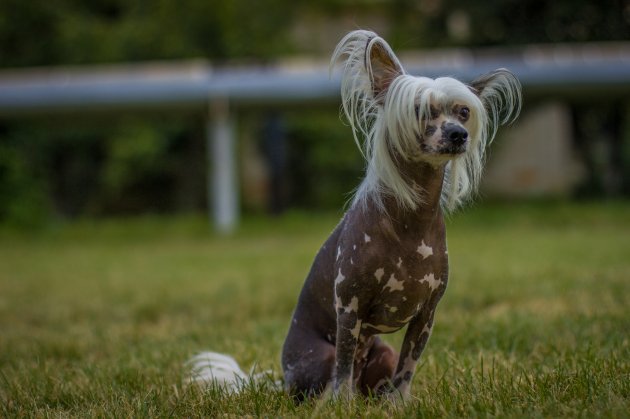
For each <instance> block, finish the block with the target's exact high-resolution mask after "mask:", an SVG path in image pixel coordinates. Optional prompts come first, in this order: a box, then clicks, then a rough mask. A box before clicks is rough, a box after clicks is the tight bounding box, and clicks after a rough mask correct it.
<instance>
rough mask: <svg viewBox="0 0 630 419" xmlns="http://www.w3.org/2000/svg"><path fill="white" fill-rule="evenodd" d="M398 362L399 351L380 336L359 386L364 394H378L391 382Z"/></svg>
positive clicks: (374, 345)
mask: <svg viewBox="0 0 630 419" xmlns="http://www.w3.org/2000/svg"><path fill="white" fill-rule="evenodd" d="M397 364H398V352H396V351H395V350H394V348H392V347H391V346H390V345H388V344H387V343H385V342H383V341H382V340H381V339H380V338H379V337H378V336H377V337H375V338H374V343H373V344H372V347H371V348H370V351H369V352H368V355H367V360H366V362H365V365H364V367H363V369H362V370H361V372H360V374H361V377H360V379H359V383H358V388H359V389H360V390H361V393H363V394H364V395H366V396H367V395H370V394H372V395H377V394H378V391H379V388H381V389H382V388H383V387H384V386H385V385H387V384H388V383H390V382H391V380H392V378H393V377H394V373H395V372H396V365H397Z"/></svg>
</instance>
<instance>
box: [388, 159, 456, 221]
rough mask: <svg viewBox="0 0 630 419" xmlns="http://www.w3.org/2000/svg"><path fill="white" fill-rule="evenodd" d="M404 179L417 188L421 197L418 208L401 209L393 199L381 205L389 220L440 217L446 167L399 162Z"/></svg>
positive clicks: (443, 165) (390, 198)
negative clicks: (383, 206)
mask: <svg viewBox="0 0 630 419" xmlns="http://www.w3.org/2000/svg"><path fill="white" fill-rule="evenodd" d="M398 168H399V170H400V174H401V175H402V176H403V178H404V179H406V180H407V182H409V184H410V185H413V187H414V188H417V191H418V192H419V195H420V197H421V202H420V203H419V204H418V207H417V208H416V209H415V210H413V211H411V210H407V209H403V208H401V207H400V205H398V204H397V202H396V199H395V198H393V197H388V198H386V199H385V200H384V201H383V203H384V205H385V210H386V212H387V214H388V215H389V216H390V218H392V219H394V220H398V221H403V220H405V221H406V220H413V219H415V220H418V219H425V220H426V219H429V218H435V217H439V216H441V215H442V209H441V206H440V199H441V196H442V186H443V183H444V172H445V168H446V165H445V164H442V165H433V164H430V163H425V162H408V161H407V162H401V163H399V165H398Z"/></svg>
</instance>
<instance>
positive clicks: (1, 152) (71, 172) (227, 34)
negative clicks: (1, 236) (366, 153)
mask: <svg viewBox="0 0 630 419" xmlns="http://www.w3.org/2000/svg"><path fill="white" fill-rule="evenodd" d="M373 23H374V24H376V26H377V27H376V29H378V30H380V29H381V28H382V29H383V31H384V34H385V35H386V36H387V38H388V39H389V40H390V41H391V43H392V46H393V47H394V48H404V49H412V48H431V47H440V46H454V45H456V46H464V47H473V46H488V45H513V44H523V43H532V42H534V43H546V42H582V41H611V40H618V41H627V40H628V39H630V29H629V28H630V6H629V5H628V2H627V1H625V0H609V1H606V2H603V3H601V2H600V3H594V2H592V1H591V0H557V1H553V2H549V1H544V0H500V1H494V2H488V1H486V0H468V1H462V0H417V1H416V0H413V1H412V0H392V1H375V0H352V1H349V0H324V1H321V2H316V3H315V2H310V3H309V2H305V1H299V0H267V1H258V2H257V1H249V0H230V1H218V0H189V1H186V2H179V1H175V0H158V1H148V0H93V1H89V2H85V1H77V0H59V1H54V2H50V1H46V0H30V1H23V0H2V1H0V67H3V68H8V67H13V68H15V67H25V66H42V65H61V64H63V65H67V64H92V63H111V62H133V61H146V60H170V59H186V58H193V57H194V58H197V57H204V58H208V59H210V60H212V61H213V62H214V63H216V64H217V65H221V64H222V63H225V62H227V61H234V60H236V61H240V62H245V63H255V64H257V65H261V64H262V65H264V64H265V63H267V62H268V61H271V60H273V59H275V58H277V57H280V56H286V55H289V54H291V53H294V52H304V51H308V52H310V53H321V54H325V55H328V54H329V53H330V50H331V49H332V47H333V46H334V42H336V39H337V37H338V35H339V34H340V32H342V31H343V32H345V31H347V30H350V29H354V28H356V27H358V26H359V27H361V26H362V27H374V25H373ZM326 37H327V38H326ZM322 38H325V42H322V41H321V39H322ZM329 38H335V39H329ZM318 39H319V40H320V41H318ZM320 46H321V47H320ZM317 48H320V49H317ZM587 112H588V111H587ZM604 119H605V118H604ZM203 123H204V122H203V117H202V115H187V116H177V117H175V116H172V115H169V116H168V117H167V118H165V117H164V115H161V116H156V117H153V116H151V117H148V116H136V117H123V118H118V119H114V120H110V121H105V120H103V119H95V120H86V121H84V120H78V119H76V118H75V119H68V118H66V119H62V120H56V119H53V118H50V119H47V120H41V119H40V120H29V119H24V120H20V121H2V120H0V222H4V223H9V224H14V225H18V226H37V225H40V224H42V223H45V222H46V220H48V219H49V218H51V217H77V216H83V215H103V214H127V213H136V212H142V211H158V212H167V211H182V210H184V211H186V210H193V211H194V210H199V209H201V208H203V207H204V206H205V205H206V192H205V191H206V175H207V172H206V170H207V168H206V160H205V146H204V132H203V129H204V127H203ZM287 127H288V135H289V137H290V141H289V149H288V162H287V163H288V166H289V167H288V172H289V173H290V179H289V181H290V182H289V183H290V184H289V185H288V186H289V204H290V205H293V206H305V207H309V208H327V207H335V208H337V207H339V205H340V203H342V202H343V201H344V200H345V197H348V196H349V195H348V193H349V192H351V191H352V189H353V188H354V187H356V185H357V181H358V178H359V177H360V175H361V172H362V166H363V161H362V159H361V156H360V154H359V152H358V150H356V149H355V146H354V143H353V141H352V138H351V133H350V131H349V129H348V128H347V127H343V125H342V124H341V123H340V122H339V119H338V115H337V114H336V112H334V111H332V110H331V111H330V112H324V111H321V112H320V111H308V112H304V113H302V114H300V115H297V114H289V115H288V117H287ZM625 132H626V133H627V132H628V129H627V128H626V131H625ZM623 138H626V140H623V141H625V142H624V143H623V144H622V145H621V146H620V147H616V146H615V147H613V148H612V150H613V157H610V153H609V152H608V151H604V152H602V151H601V150H600V149H601V148H602V147H600V149H597V150H592V147H591V146H590V143H588V140H584V141H587V142H586V143H583V144H582V145H581V146H580V148H581V150H583V151H582V152H583V154H584V156H585V157H584V158H585V159H586V160H587V162H588V164H589V165H590V167H592V170H593V171H595V172H597V171H599V172H598V173H595V172H594V174H593V175H592V176H591V177H590V178H589V179H588V183H587V184H586V185H585V186H584V188H583V191H586V192H584V193H585V194H586V195H588V196H597V195H598V194H603V193H605V191H606V190H607V189H606V188H607V186H606V185H609V184H611V183H610V182H608V183H607V182H605V181H600V179H599V178H598V176H600V177H601V176H607V175H605V174H604V175H602V174H601V173H603V172H602V170H601V167H603V166H602V165H604V166H605V163H606V162H608V161H612V162H613V163H614V164H613V166H614V167H622V168H623V172H624V177H623V179H625V182H626V184H625V185H623V186H622V187H621V189H618V190H622V191H623V192H624V193H630V191H629V187H628V184H627V183H628V182H627V179H628V178H630V174H628V171H627V170H626V169H627V168H628V167H630V160H628V159H629V157H628V145H627V144H628V140H627V135H625V136H623ZM615 144H616V143H615ZM598 150H599V151H598ZM619 150H621V152H619ZM624 150H625V151H624ZM597 153H599V154H597ZM607 153H608V154H607ZM615 153H617V154H615ZM600 155H604V157H601V158H600V157H597V156H600ZM617 155H618V156H621V157H614V156H617ZM619 158H621V159H622V160H621V162H620V160H619ZM589 159H590V160H589ZM602 162H604V163H602ZM606 164H607V163H606ZM602 185H603V186H602ZM613 186H614V185H613Z"/></svg>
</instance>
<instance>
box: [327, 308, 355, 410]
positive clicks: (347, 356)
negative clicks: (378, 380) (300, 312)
mask: <svg viewBox="0 0 630 419" xmlns="http://www.w3.org/2000/svg"><path fill="white" fill-rule="evenodd" d="M360 332H361V320H360V319H359V317H358V315H357V312H356V311H350V312H346V311H345V310H343V309H341V310H338V313H337V344H336V348H335V374H334V383H333V393H334V395H335V397H345V398H349V397H350V396H351V395H352V394H353V393H354V388H353V380H352V376H353V368H354V357H355V353H356V351H357V345H358V341H359V334H360Z"/></svg>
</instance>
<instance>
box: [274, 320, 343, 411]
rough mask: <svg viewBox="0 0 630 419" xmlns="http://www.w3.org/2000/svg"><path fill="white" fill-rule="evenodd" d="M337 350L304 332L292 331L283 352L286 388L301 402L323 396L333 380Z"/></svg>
mask: <svg viewBox="0 0 630 419" xmlns="http://www.w3.org/2000/svg"><path fill="white" fill-rule="evenodd" d="M334 365H335V347H334V345H333V344H332V343H330V342H328V341H327V340H325V339H322V338H321V337H319V336H317V335H316V334H314V333H308V332H305V331H302V330H292V331H291V333H289V336H287V340H286V341H285V343H284V347H283V349H282V369H283V370H284V382H285V388H286V390H287V391H288V393H289V394H291V395H292V396H294V397H295V398H296V399H298V400H303V399H304V398H306V397H311V396H316V395H319V394H321V393H322V392H323V391H324V390H325V388H326V386H327V385H328V383H329V382H330V381H331V379H332V373H333V368H334Z"/></svg>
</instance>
